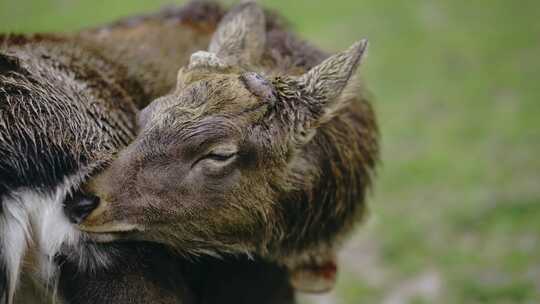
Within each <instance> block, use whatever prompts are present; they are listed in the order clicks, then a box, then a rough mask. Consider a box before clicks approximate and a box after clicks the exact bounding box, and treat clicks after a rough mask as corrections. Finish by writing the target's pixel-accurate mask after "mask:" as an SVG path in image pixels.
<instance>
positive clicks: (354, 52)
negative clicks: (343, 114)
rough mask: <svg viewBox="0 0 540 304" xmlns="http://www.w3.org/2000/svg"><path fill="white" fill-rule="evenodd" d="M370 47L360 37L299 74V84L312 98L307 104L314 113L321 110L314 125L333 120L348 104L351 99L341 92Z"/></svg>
mask: <svg viewBox="0 0 540 304" xmlns="http://www.w3.org/2000/svg"><path fill="white" fill-rule="evenodd" d="M367 46H368V42H367V40H366V39H364V40H360V41H358V42H357V43H355V44H353V45H352V46H351V47H350V48H349V49H347V50H346V51H344V52H341V53H338V54H335V55H333V56H331V57H329V58H328V59H326V60H324V61H323V62H321V63H320V64H319V65H317V66H316V67H314V68H312V69H311V70H310V71H309V72H307V73H305V74H304V75H302V76H300V78H299V79H298V84H299V86H300V88H301V89H302V92H301V94H302V96H304V98H305V99H306V100H309V103H308V107H310V108H311V112H312V113H319V116H318V117H314V119H315V120H317V122H316V123H315V124H314V125H318V124H320V123H323V122H325V121H327V120H329V119H331V118H332V117H333V116H334V115H335V114H336V113H337V112H338V110H339V109H341V108H342V107H344V106H345V102H346V101H347V99H348V98H341V97H342V94H343V92H344V90H345V88H346V87H347V86H348V85H349V84H350V82H351V81H352V80H353V79H354V78H355V77H354V75H355V73H356V70H357V69H358V66H359V65H360V63H361V61H362V58H363V57H364V55H365V54H366V50H367Z"/></svg>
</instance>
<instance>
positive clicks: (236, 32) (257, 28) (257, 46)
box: [208, 2, 266, 63]
mask: <svg viewBox="0 0 540 304" xmlns="http://www.w3.org/2000/svg"><path fill="white" fill-rule="evenodd" d="M265 26H266V22H265V17H264V12H263V10H262V9H261V7H260V6H258V5H257V4H256V3H254V2H246V3H241V4H239V5H237V6H235V7H234V8H232V9H231V10H230V11H229V12H228V13H227V14H226V15H225V17H223V20H221V22H220V24H219V26H218V28H217V30H216V32H215V33H214V36H213V37H212V40H211V42H210V46H209V48H208V50H209V51H210V52H212V53H214V54H216V55H217V56H218V57H219V58H224V59H228V60H232V61H233V62H234V63H237V62H239V63H255V62H257V61H258V60H259V59H260V58H261V56H262V54H263V51H264V46H265V43H266V29H265Z"/></svg>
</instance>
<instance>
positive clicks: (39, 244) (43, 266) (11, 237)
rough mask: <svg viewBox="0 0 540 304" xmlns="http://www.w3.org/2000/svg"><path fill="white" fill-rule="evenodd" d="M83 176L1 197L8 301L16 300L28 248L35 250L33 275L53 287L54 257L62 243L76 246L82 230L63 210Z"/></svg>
mask: <svg viewBox="0 0 540 304" xmlns="http://www.w3.org/2000/svg"><path fill="white" fill-rule="evenodd" d="M80 180H81V176H80V175H77V176H74V177H71V178H66V181H65V182H64V183H62V184H61V185H60V186H58V187H57V188H56V189H54V190H53V191H52V192H50V193H43V192H40V191H38V190H37V189H19V190H18V191H14V192H12V193H10V195H9V196H7V197H3V198H2V200H1V203H2V210H3V214H1V215H0V231H2V232H1V239H0V246H1V247H2V250H1V252H2V256H1V257H0V259H3V261H0V262H3V263H4V264H5V266H6V269H7V276H8V281H9V286H8V288H9V289H8V303H11V302H12V301H13V297H14V294H15V290H16V287H17V283H18V280H19V274H20V272H21V270H22V261H23V259H24V257H25V254H26V252H27V250H28V249H29V248H30V247H32V249H33V250H35V251H36V254H37V256H36V258H37V264H38V265H37V272H36V273H32V274H31V276H33V277H36V279H38V280H39V281H41V282H43V284H44V285H45V287H48V288H51V287H52V289H54V287H55V286H54V285H55V281H56V280H55V277H56V270H57V267H56V265H55V264H54V257H55V256H56V254H57V253H59V252H60V250H61V248H62V247H63V246H77V245H78V243H79V241H80V238H81V232H80V231H79V230H77V229H76V228H75V227H74V226H73V225H72V224H71V223H70V221H69V220H68V218H67V217H66V215H65V214H64V210H63V204H62V203H63V201H64V199H65V197H66V195H67V194H68V193H69V191H70V189H72V187H76V186H77V185H78V184H79V182H80Z"/></svg>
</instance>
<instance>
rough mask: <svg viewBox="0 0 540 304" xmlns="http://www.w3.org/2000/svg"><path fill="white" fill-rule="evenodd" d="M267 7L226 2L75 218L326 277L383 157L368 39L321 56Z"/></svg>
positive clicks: (110, 231) (307, 282) (322, 281)
mask: <svg viewBox="0 0 540 304" xmlns="http://www.w3.org/2000/svg"><path fill="white" fill-rule="evenodd" d="M266 17H267V16H266V15H265V13H264V11H263V10H262V9H261V8H260V7H259V6H258V5H257V4H256V3H253V2H247V3H243V4H240V5H238V6H236V7H235V8H233V9H232V10H231V11H230V12H229V13H227V15H226V16H225V17H224V18H223V19H222V20H221V22H220V23H219V26H218V28H217V30H216V31H215V33H214V34H213V36H212V38H211V41H210V43H209V47H208V48H207V50H205V51H197V52H195V53H193V54H192V55H191V57H190V61H189V63H188V64H186V65H185V66H184V67H182V68H181V69H180V70H179V72H178V76H177V82H176V88H175V89H174V90H173V91H172V92H170V93H169V94H165V95H163V96H162V97H159V98H157V99H155V100H154V101H152V102H151V103H150V104H149V105H148V106H147V107H146V108H144V110H142V111H141V112H140V113H139V115H138V134H137V136H136V138H135V140H134V141H133V142H131V143H130V144H129V145H128V146H127V147H126V148H125V149H123V150H122V151H121V152H120V153H119V155H118V157H117V158H116V159H114V160H113V161H112V162H111V163H110V165H109V166H108V167H107V168H105V169H104V170H103V171H101V172H99V173H98V174H96V175H95V176H94V177H93V178H92V179H90V180H89V182H88V183H87V184H85V186H84V189H85V191H86V192H88V193H92V195H93V196H95V197H96V198H97V201H98V204H97V206H96V208H95V209H94V210H92V211H91V212H90V213H89V214H88V215H87V216H85V217H84V218H81V221H80V222H79V227H80V229H81V230H82V231H85V232H87V233H89V234H93V235H94V237H95V238H103V239H107V240H108V239H112V240H139V241H149V242H156V243H161V244H165V245H166V246H169V247H171V248H175V249H176V250H177V251H178V252H181V253H182V254H185V255H191V256H208V255H210V256H227V255H241V256H253V257H260V258H262V259H263V260H267V261H271V262H274V263H277V264H279V265H283V266H284V267H286V269H288V271H289V273H290V280H291V283H292V285H293V286H295V287H296V288H297V290H307V291H314V292H317V291H326V290H328V289H329V288H331V287H332V286H333V285H334V282H335V275H336V271H337V261H336V252H337V250H339V247H340V246H341V244H342V243H343V241H344V239H345V238H346V236H347V235H348V234H349V233H350V232H351V231H352V229H353V228H354V227H355V225H356V224H357V223H359V222H361V221H362V219H363V218H364V217H365V214H366V210H367V208H366V203H365V200H366V195H367V192H368V191H369V189H370V186H371V185H372V180H373V175H374V173H375V170H376V165H377V163H378V158H379V144H378V142H379V132H378V127H377V123H376V119H375V114H374V111H373V110H372V107H371V104H370V102H369V101H368V97H367V96H368V93H367V92H366V90H365V89H364V88H363V86H362V85H361V83H360V81H359V76H358V72H357V69H358V67H359V66H360V65H361V62H362V61H363V59H364V57H365V55H366V50H367V46H368V42H367V40H360V41H358V42H356V43H354V44H353V45H352V46H351V47H350V48H348V49H347V50H345V51H343V52H340V53H337V54H334V55H331V56H328V55H326V54H325V53H324V52H322V51H320V50H318V49H317V48H315V47H313V46H311V45H309V44H308V43H305V42H302V41H297V40H294V39H291V37H290V36H288V35H286V34H284V33H282V32H280V33H277V32H272V31H267V28H266V21H265V18H266ZM81 203H82V204H84V200H83V201H81Z"/></svg>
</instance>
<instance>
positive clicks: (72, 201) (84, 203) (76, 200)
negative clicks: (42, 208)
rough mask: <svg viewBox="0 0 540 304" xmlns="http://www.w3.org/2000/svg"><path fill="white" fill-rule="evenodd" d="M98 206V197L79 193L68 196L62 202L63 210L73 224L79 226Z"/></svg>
mask: <svg viewBox="0 0 540 304" xmlns="http://www.w3.org/2000/svg"><path fill="white" fill-rule="evenodd" d="M98 206H99V197H97V196H95V195H92V194H88V193H83V192H80V191H78V192H75V193H73V194H71V195H69V196H68V197H66V199H65V200H64V210H65V212H66V214H67V216H68V218H69V220H70V221H71V222H72V223H74V224H80V223H81V222H82V221H84V220H85V219H86V218H87V217H88V215H90V213H92V211H94V210H95V209H96V208H97V207H98Z"/></svg>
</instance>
